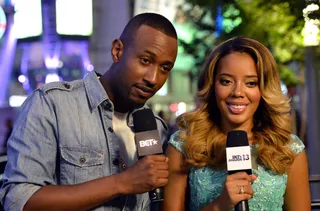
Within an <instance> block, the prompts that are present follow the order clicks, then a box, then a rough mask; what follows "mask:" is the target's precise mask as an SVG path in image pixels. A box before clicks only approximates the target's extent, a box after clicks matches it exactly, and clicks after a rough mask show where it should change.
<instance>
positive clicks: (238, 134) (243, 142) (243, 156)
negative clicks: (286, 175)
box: [226, 130, 252, 211]
mask: <svg viewBox="0 0 320 211" xmlns="http://www.w3.org/2000/svg"><path fill="white" fill-rule="evenodd" d="M226 155H227V169H228V174H234V173H236V172H241V171H244V172H246V173H247V174H248V175H250V174H252V163H251V151H250V146H249V141H248V136H247V132H245V131H243V130H232V131H229V132H228V135H227V144H226ZM234 210H235V211H249V205H248V201H247V200H244V201H240V202H239V203H238V204H236V206H235V208H234Z"/></svg>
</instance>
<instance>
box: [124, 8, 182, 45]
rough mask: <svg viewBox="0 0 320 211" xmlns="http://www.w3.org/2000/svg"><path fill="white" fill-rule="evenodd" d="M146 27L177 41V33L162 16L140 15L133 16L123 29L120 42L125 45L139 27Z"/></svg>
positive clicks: (154, 14) (152, 14) (153, 14)
mask: <svg viewBox="0 0 320 211" xmlns="http://www.w3.org/2000/svg"><path fill="white" fill-rule="evenodd" d="M142 25H146V26H150V27H152V28H154V29H157V30H159V31H161V32H162V33H164V34H166V35H168V36H170V37H173V38H175V39H177V32H176V30H175V28H174V26H173V25H172V23H171V22H170V21H169V20H168V19H167V18H165V17H164V16H162V15H160V14H156V13H141V14H139V15H136V16H134V17H133V18H131V20H130V21H129V22H128V24H127V25H126V27H125V28H124V30H123V32H122V34H121V36H120V40H121V41H122V42H123V43H124V44H125V43H127V42H128V41H130V40H132V38H133V37H134V36H135V34H136V32H137V30H138V29H139V28H140V26H142Z"/></svg>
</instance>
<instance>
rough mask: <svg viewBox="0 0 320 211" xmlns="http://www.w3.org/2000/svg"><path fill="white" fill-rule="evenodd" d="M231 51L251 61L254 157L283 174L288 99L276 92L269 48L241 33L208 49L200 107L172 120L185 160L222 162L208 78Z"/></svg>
mask: <svg viewBox="0 0 320 211" xmlns="http://www.w3.org/2000/svg"><path fill="white" fill-rule="evenodd" d="M232 52H241V53H247V54H248V55H250V56H251V57H252V59H253V60H254V61H255V64H256V69H257V74H258V80H259V89H260V92H261V100H260V105H259V107H258V109H257V111H256V112H255V114H254V126H253V128H252V132H253V139H254V143H255V144H257V145H258V146H259V147H258V160H259V162H260V163H261V164H263V165H264V166H265V167H267V168H269V169H271V170H273V171H274V172H276V173H286V172H287V171H288V169H289V167H290V165H291V164H292V163H293V160H294V153H293V152H292V151H291V150H290V148H289V147H288V144H289V142H290V141H291V139H290V132H291V123H290V114H289V113H290V104H289V100H288V99H287V98H286V97H285V96H284V95H283V93H282V91H281V88H280V79H279V74H278V71H277V66H276V62H275V60H274V58H273V56H272V55H271V53H270V52H269V50H268V49H267V48H266V47H265V46H264V45H263V44H261V43H260V42H258V41H256V40H254V39H250V38H246V37H236V38H232V39H229V40H227V41H225V42H224V43H222V44H220V45H219V46H217V47H216V48H215V49H214V50H213V51H212V52H211V54H210V55H209V57H208V59H207V62H206V65H205V68H204V70H203V72H202V73H201V75H200V78H199V81H200V82H201V84H199V92H198V98H199V100H200V102H201V106H200V107H199V108H198V109H196V110H194V111H191V112H188V113H184V114H182V115H181V116H180V117H178V119H177V124H178V126H179V128H180V130H181V132H180V137H181V138H182V139H183V140H184V142H185V144H184V150H185V152H186V155H187V156H186V162H187V163H189V164H191V165H192V166H196V167H203V166H209V167H211V168H213V169H219V168H225V167H226V165H225V163H226V158H225V148H226V133H225V132H224V131H223V129H222V128H221V120H220V118H221V117H220V110H219V109H218V106H217V104H216V98H215V90H214V80H215V76H216V72H217V67H218V64H219V62H220V60H221V58H222V57H224V56H226V55H228V54H230V53H232Z"/></svg>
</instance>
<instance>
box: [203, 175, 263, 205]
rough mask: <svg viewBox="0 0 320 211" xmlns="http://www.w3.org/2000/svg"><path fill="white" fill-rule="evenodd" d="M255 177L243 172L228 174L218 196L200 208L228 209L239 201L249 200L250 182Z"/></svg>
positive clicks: (251, 190) (250, 193)
mask: <svg viewBox="0 0 320 211" xmlns="http://www.w3.org/2000/svg"><path fill="white" fill-rule="evenodd" d="M256 179H257V176H256V175H248V174H247V173H245V172H238V173H235V174H231V175H228V176H227V178H226V181H225V184H224V188H223V190H222V192H221V194H220V196H219V197H218V198H217V199H216V200H215V201H213V202H212V203H211V204H210V205H208V206H207V207H205V208H204V209H202V210H230V209H232V208H234V207H235V206H236V204H238V203H239V202H240V201H243V200H249V199H250V198H252V196H253V194H254V192H253V189H252V186H251V182H253V181H254V180H256Z"/></svg>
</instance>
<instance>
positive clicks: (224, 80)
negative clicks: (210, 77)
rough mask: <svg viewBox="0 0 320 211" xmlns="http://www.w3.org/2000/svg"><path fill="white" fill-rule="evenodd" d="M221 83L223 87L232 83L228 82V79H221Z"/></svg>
mask: <svg viewBox="0 0 320 211" xmlns="http://www.w3.org/2000/svg"><path fill="white" fill-rule="evenodd" d="M220 83H221V84H222V85H228V84H230V83H231V81H230V80H228V79H220Z"/></svg>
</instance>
